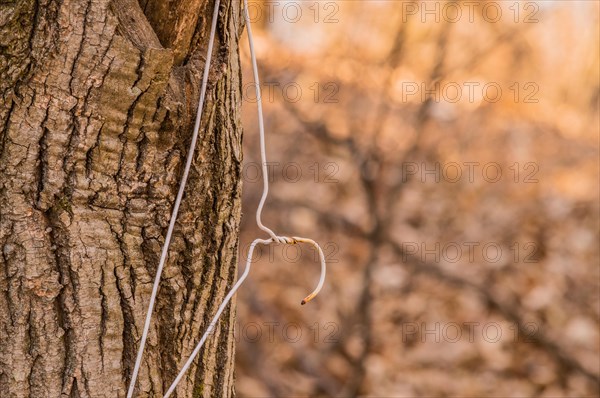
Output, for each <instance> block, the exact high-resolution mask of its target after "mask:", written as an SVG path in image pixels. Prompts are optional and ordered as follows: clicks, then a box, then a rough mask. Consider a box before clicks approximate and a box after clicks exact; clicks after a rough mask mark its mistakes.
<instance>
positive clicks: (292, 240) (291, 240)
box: [127, 0, 326, 398]
mask: <svg viewBox="0 0 600 398" xmlns="http://www.w3.org/2000/svg"><path fill="white" fill-rule="evenodd" d="M218 11H219V0H216V1H215V9H214V12H213V19H212V26H211V31H210V38H209V44H208V52H207V55H206V63H205V65H204V75H203V77H202V88H201V91H200V101H199V103H198V113H197V114H196V124H195V125H194V133H193V135H192V142H191V144H190V149H189V151H188V157H187V162H186V167H185V169H184V172H183V177H182V179H181V184H180V186H179V192H178V194H177V199H176V200H175V206H174V208H173V213H172V215H171V220H170V223H169V229H168V230H167V236H166V239H165V243H164V245H163V249H162V254H161V258H160V262H159V265H158V269H157V271H156V277H155V279H154V286H153V289H152V294H151V296H150V305H149V307H148V312H147V314H146V322H145V324H144V331H143V333H142V339H141V341H140V347H139V350H138V354H137V358H136V362H135V366H134V369H133V375H132V377H131V382H130V384H129V391H128V393H127V398H132V396H133V391H134V388H135V382H136V379H137V376H138V373H139V369H140V364H141V360H142V356H143V353H144V346H145V344H146V339H147V337H148V330H149V329H150V321H151V319H152V311H153V309H154V303H155V300H156V295H157V293H158V287H159V284H160V278H161V274H162V270H163V267H164V263H165V260H166V257H167V253H168V250H169V245H170V242H171V235H172V233H173V228H174V226H175V220H176V218H177V213H178V212H179V205H180V203H181V199H182V197H183V193H184V190H185V185H186V182H187V177H188V174H189V171H190V167H191V164H192V159H193V154H194V150H195V148H196V141H197V138H198V131H199V129H200V119H201V116H202V109H203V106H204V99H205V94H206V86H207V82H208V71H209V69H210V60H211V56H212V48H213V43H214V38H215V31H216V25H217V17H218ZM244 18H245V20H246V29H247V30H248V42H249V45H250V57H251V59H252V72H253V74H254V84H255V90H256V98H257V108H258V127H259V135H260V156H261V161H262V174H263V193H262V197H261V199H260V203H259V204H258V207H257V209H256V223H257V224H258V227H259V228H260V229H261V230H263V231H265V232H266V233H268V234H269V236H270V239H255V240H254V241H253V242H252V244H251V245H250V250H249V251H248V258H247V260H246V267H245V269H244V273H243V274H242V275H241V276H240V278H239V279H238V281H237V282H236V283H235V285H233V287H232V288H231V290H230V291H229V293H227V296H225V299H224V300H223V302H222V303H221V305H220V306H219V308H218V309H217V312H216V313H215V315H214V316H213V318H212V320H211V322H210V324H209V326H208V328H207V329H206V331H205V332H204V334H203V335H202V338H201V339H200V341H199V342H198V344H197V345H196V348H194V351H193V352H192V354H191V355H190V357H189V358H188V360H187V361H186V363H185V364H184V365H183V367H182V369H181V371H180V372H179V374H178V375H177V377H176V378H175V380H174V381H173V383H172V384H171V386H170V387H169V389H168V390H167V392H166V393H165V395H164V398H168V397H169V396H170V395H171V394H172V393H173V392H174V391H175V389H176V388H177V385H178V384H179V382H180V381H181V379H182V378H183V376H185V373H186V372H187V370H188V369H189V367H190V366H191V365H192V363H193V362H194V359H195V358H196V356H197V355H198V353H199V352H200V349H202V346H203V345H204V343H205V342H206V339H207V338H208V336H209V335H210V334H211V333H212V332H213V331H214V329H215V327H216V325H217V322H218V321H219V318H220V316H221V314H222V313H223V311H224V310H225V307H227V305H228V304H229V301H230V300H231V298H232V297H233V295H234V294H235V292H236V291H237V290H238V288H239V287H240V286H241V285H242V283H244V281H245V280H246V278H247V277H248V274H249V273H250V266H251V263H252V254H253V253H254V248H255V247H256V245H257V244H259V243H260V244H264V245H268V244H270V243H283V244H290V245H293V244H297V243H300V242H302V243H309V244H311V245H313V246H314V247H315V248H316V249H317V251H318V252H319V260H320V262H321V277H320V278H319V283H318V284H317V287H316V288H315V290H314V291H313V292H312V293H311V294H309V295H308V296H306V297H305V298H304V300H302V302H301V304H306V303H307V302H309V301H310V300H312V299H313V298H314V297H315V296H316V295H317V294H318V293H319V291H320V290H321V288H322V287H323V284H324V283H325V274H326V263H325V255H324V254H323V250H321V247H320V246H319V244H318V243H317V242H315V241H314V240H312V239H308V238H300V237H287V236H278V235H276V234H275V233H274V232H273V231H272V230H271V229H270V228H268V227H266V226H265V225H264V224H263V223H262V220H261V215H262V210H263V207H264V205H265V202H266V200H267V196H268V194H269V179H268V174H267V159H266V158H267V156H266V150H265V128H264V121H263V111H262V98H261V93H260V81H259V79H258V67H257V64H256V54H255V51H254V40H253V37H252V27H251V25H250V16H249V14H248V0H244Z"/></svg>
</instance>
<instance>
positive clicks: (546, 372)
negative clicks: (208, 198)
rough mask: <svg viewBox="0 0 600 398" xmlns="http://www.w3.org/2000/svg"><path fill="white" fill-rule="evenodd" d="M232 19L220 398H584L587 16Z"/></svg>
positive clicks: (592, 193)
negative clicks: (239, 23)
mask: <svg viewBox="0 0 600 398" xmlns="http://www.w3.org/2000/svg"><path fill="white" fill-rule="evenodd" d="M249 9H250V14H251V18H252V20H253V29H254V32H255V36H256V37H255V40H256V45H257V51H258V63H259V69H260V75H261V79H262V82H261V89H262V95H263V106H264V108H265V112H266V114H265V118H266V119H265V122H266V128H267V154H268V161H269V162H270V164H269V171H270V173H269V174H270V175H269V178H270V180H271V181H272V183H271V190H270V196H269V199H268V201H267V205H266V208H265V211H264V212H263V220H264V222H265V224H266V225H268V226H269V227H271V228H272V229H274V230H275V231H276V233H278V234H280V235H288V236H304V237H310V238H313V239H315V240H317V241H318V242H319V243H320V244H321V246H322V247H323V249H324V251H325V254H326V257H327V260H328V275H327V281H326V284H325V288H324V289H323V291H322V292H321V294H320V295H319V296H318V297H317V298H316V299H315V300H314V301H313V302H311V303H309V304H308V305H306V306H300V300H301V299H302V298H303V297H304V296H305V295H306V294H308V293H309V292H310V291H311V290H312V289H313V288H314V286H315V285H316V282H317V280H318V277H319V265H318V262H317V261H316V260H317V258H316V253H315V252H314V250H312V249H311V248H310V247H308V246H306V247H304V246H271V247H267V248H263V249H262V250H260V251H259V252H257V253H256V256H255V263H254V266H253V269H252V273H251V275H250V278H249V280H248V281H247V282H246V284H245V285H244V286H243V287H242V288H241V289H240V292H239V293H238V296H237V308H238V312H237V313H238V317H237V325H236V339H237V354H236V355H237V357H236V374H237V375H236V391H237V394H238V395H239V396H240V397H292V396H293V397H315V396H324V397H356V396H372V397H424V396H428V397H438V396H455V397H483V396H495V397H538V396H539V397H597V396H598V394H599V372H600V359H599V355H600V354H599V343H600V335H599V315H600V297H599V295H600V294H599V292H600V271H599V270H600V268H599V176H598V166H599V154H598V149H599V147H598V138H599V115H598V112H599V111H598V110H599V89H600V87H599V69H600V64H599V51H598V49H599V48H600V39H599V37H600V32H599V18H598V16H599V3H598V2H597V1H581V2H576V1H537V2H533V1H516V0H515V1H496V2H489V1H486V2H484V1H467V2H446V1H426V2H410V1H373V0H368V1H349V0H346V1H328V0H322V1H313V0H306V1H285V0H278V1H269V2H261V1H252V2H251V4H250V8H249ZM242 42H243V45H242V48H241V56H242V62H243V65H244V82H245V83H244V103H243V109H244V126H245V131H244V148H245V160H244V161H245V165H244V189H243V191H244V196H243V206H244V216H243V220H242V233H241V244H240V247H241V249H240V266H243V263H244V261H245V257H246V255H247V252H248V245H249V243H250V242H251V241H252V240H253V239H254V238H256V237H264V236H265V234H264V233H262V232H261V231H259V230H258V229H257V227H256V224H255V220H254V212H255V209H256V206H257V204H258V201H259V199H260V195H261V193H262V182H261V176H260V171H259V168H260V157H259V146H258V145H259V141H258V130H257V120H256V101H255V96H254V92H253V86H252V73H251V69H250V61H249V53H248V50H247V44H246V38H245V37H244V38H243V40H242Z"/></svg>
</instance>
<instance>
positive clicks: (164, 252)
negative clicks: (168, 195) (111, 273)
mask: <svg viewBox="0 0 600 398" xmlns="http://www.w3.org/2000/svg"><path fill="white" fill-rule="evenodd" d="M219 3H220V0H215V9H214V12H213V17H212V25H211V28H210V38H209V40H208V50H207V51H206V62H205V63H204V74H203V76H202V86H201V89H200V100H199V101H198V110H197V113H196V122H195V124H194V132H193V134H192V142H191V143H190V148H189V150H188V156H187V160H186V163H185V168H184V170H183V176H182V177H181V183H180V184H179V192H177V198H176V199H175V205H174V206H173V212H172V214H171V220H170V221H169V228H168V229H167V236H166V237H165V243H164V244H163V248H162V253H161V255H160V261H159V263H158V268H157V269H156V276H155V277H154V285H153V286H152V294H151V295H150V304H149V305H148V312H147V313H146V320H145V322H144V331H143V332H142V339H141V341H140V346H139V348H138V353H137V357H136V359H135V366H134V367H133V374H132V375H131V381H130V383H129V391H128V392H127V398H132V397H133V390H134V389H135V383H136V380H137V376H138V373H139V371H140V366H141V363H142V357H143V355H144V348H145V346H146V339H147V338H148V331H149V330H150V321H151V320H152V312H153V310H154V303H155V301H156V295H157V294H158V288H159V285H160V278H161V275H162V271H163V267H164V265H165V261H166V259H167V254H168V252H169V245H170V244H171V236H172V235H173V229H174V227H175V221H176V220H177V214H178V213H179V205H180V204H181V199H182V198H183V194H184V192H185V185H186V183H187V179H188V175H189V173H190V168H191V166H192V161H193V159H194V152H195V149H196V142H197V141H198V132H199V131H200V120H201V119H202V110H203V108H204V99H205V96H206V86H207V84H208V72H209V70H210V61H211V58H212V51H213V44H214V41H215V32H216V30H217V18H218V16H219Z"/></svg>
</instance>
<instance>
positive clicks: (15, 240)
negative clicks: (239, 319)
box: [0, 0, 242, 398]
mask: <svg viewBox="0 0 600 398" xmlns="http://www.w3.org/2000/svg"><path fill="white" fill-rule="evenodd" d="M213 4H214V3H213V2H210V1H206V0H193V1H191V2H183V1H177V0H176V1H172V2H169V4H168V9H167V6H166V5H165V4H164V3H163V2H161V1H157V0H147V1H145V0H142V1H140V2H139V3H138V2H137V1H134V0H115V1H108V0H99V1H77V0H66V1H54V0H39V1H33V0H25V1H18V2H13V1H8V2H2V4H0V250H1V256H0V265H1V267H0V291H1V294H0V396H2V397H59V396H68V397H111V398H112V397H122V396H125V391H126V387H127V383H128V382H129V378H130V374H131V371H132V367H133V362H134V359H135V353H136V350H137V348H138V343H139V339H140V335H141V330H142V327H143V322H144V317H145V312H146V309H147V306H148V299H149V295H150V292H151V288H152V281H153V279H154V275H155V272H156V266H157V264H158V258H159V255H160V250H161V246H162V243H163V235H164V233H165V231H166V227H167V225H168V222H169V217H170V213H171V209H172V205H173V201H174V198H175V195H176V192H177V188H178V184H179V180H180V174H181V171H182V166H183V163H184V160H185V156H186V154H187V147H188V145H189V140H190V136H191V130H192V129H191V124H192V122H193V119H194V117H195V111H196V104H197V101H198V96H199V86H200V85H199V82H200V78H201V73H202V71H203V68H204V56H205V55H204V54H205V53H206V47H207V45H208V43H207V41H208V31H209V26H210V18H211V15H212V8H213ZM241 21H242V18H241V6H240V3H239V2H238V1H235V0H232V1H224V2H223V3H222V4H221V9H220V14H219V22H218V27H217V42H216V43H215V49H216V50H215V54H214V57H213V64H212V68H211V74H210V80H209V87H208V93H207V104H206V106H205V111H204V115H203V127H202V129H201V133H200V140H199V142H200V144H199V148H197V152H196V153H197V155H196V157H195V161H194V163H193V166H192V170H191V174H190V178H189V182H188V188H187V190H186V195H185V197H184V200H183V203H182V208H181V211H180V214H179V219H178V224H177V227H176V229H175V233H174V237H173V241H172V246H171V250H170V253H171V254H170V257H169V260H168V263H167V264H166V268H165V272H164V274H163V281H162V284H161V289H160V293H159V296H158V299H157V306H156V309H155V313H154V318H153V324H152V328H151V331H150V336H149V340H148V346H147V348H146V351H145V355H144V360H143V363H142V368H141V372H140V377H139V382H138V389H137V391H138V392H137V396H161V395H162V392H163V391H164V390H165V387H168V385H169V384H170V383H171V381H172V380H173V379H174V377H175V375H176V373H177V370H178V369H179V368H180V365H181V364H182V361H184V360H185V359H187V357H188V356H189V354H190V352H191V350H192V349H193V348H194V345H195V343H196V341H197V339H198V338H199V337H200V332H201V331H202V330H204V329H205V327H206V326H207V325H208V321H209V320H210V318H211V317H212V315H213V314H214V312H215V311H216V309H217V305H218V304H219V303H220V301H221V299H222V297H223V296H224V293H225V292H226V290H227V288H228V287H229V286H230V284H231V282H232V280H233V279H234V277H235V271H236V264H237V257H236V250H237V241H238V224H239V218H240V170H241V166H240V163H241V128H240V111H239V108H240V102H241V92H240V65H239V58H238V48H237V46H238V39H239V34H240V32H241ZM232 318H233V312H229V313H228V314H226V315H225V316H223V322H222V323H221V324H220V325H221V326H220V327H219V328H218V329H217V330H216V332H215V338H213V339H210V340H209V342H208V344H207V345H206V346H205V347H204V349H203V351H202V353H201V355H200V358H201V360H200V362H199V363H198V365H197V366H194V367H193V368H192V369H191V371H190V372H189V373H188V377H187V378H186V379H184V380H183V381H182V383H181V384H180V387H179V389H178V396H185V397H189V396H206V397H208V396H211V397H214V396H229V395H230V394H231V393H232V390H233V358H234V350H233V342H234V341H233V335H232V330H231V323H232Z"/></svg>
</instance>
